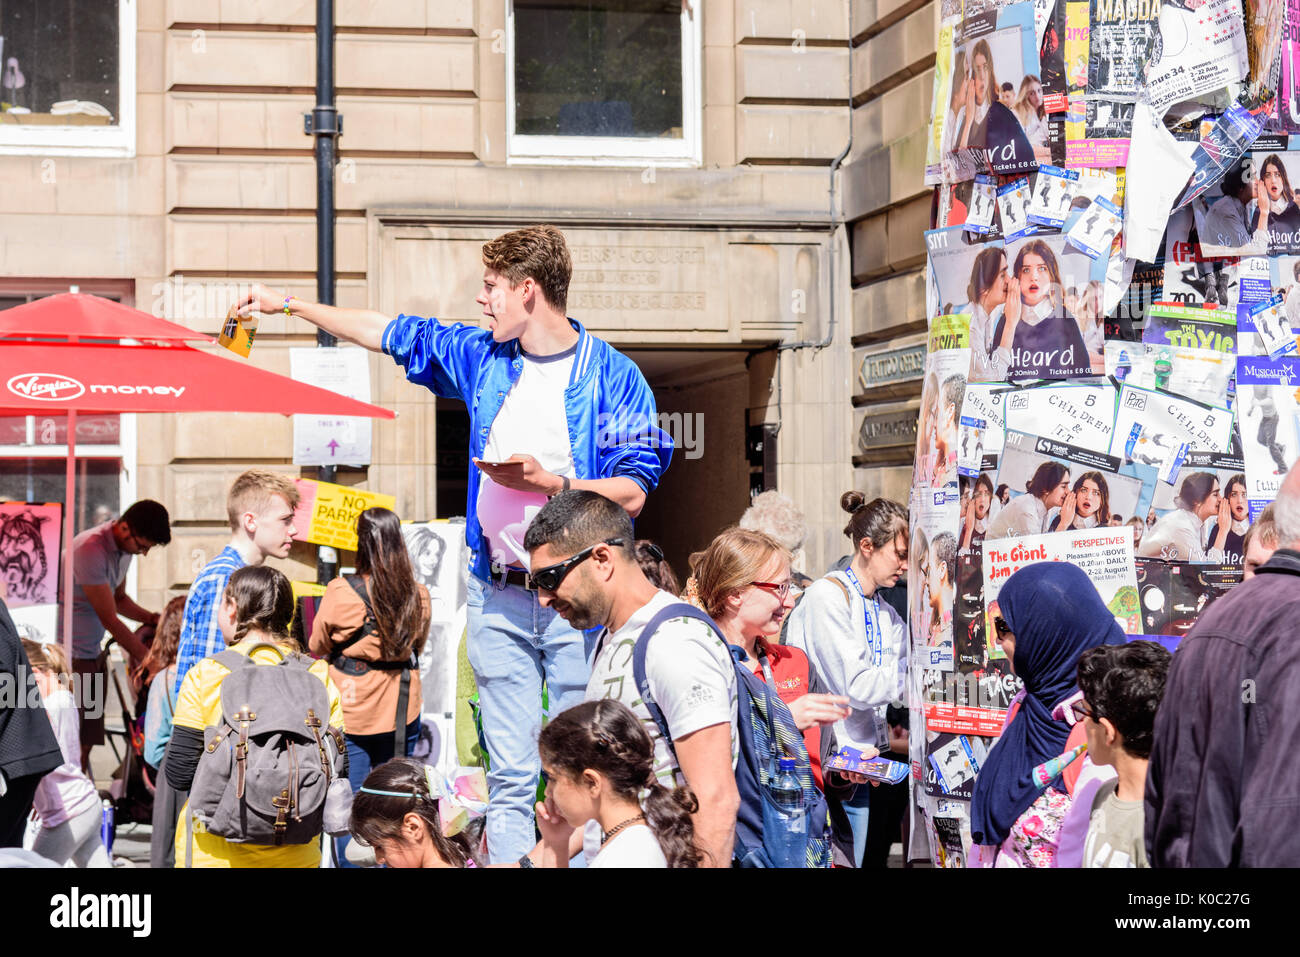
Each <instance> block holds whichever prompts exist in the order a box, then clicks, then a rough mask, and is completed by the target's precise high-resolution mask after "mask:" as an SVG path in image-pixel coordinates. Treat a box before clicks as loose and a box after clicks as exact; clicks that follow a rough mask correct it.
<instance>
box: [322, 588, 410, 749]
mask: <svg viewBox="0 0 1300 957" xmlns="http://www.w3.org/2000/svg"><path fill="white" fill-rule="evenodd" d="M344 580H345V581H347V583H348V584H349V585H351V586H352V590H353V591H355V592H356V593H357V596H358V597H360V599H361V602H362V604H364V605H365V606H366V620H365V621H363V622H362V623H361V627H360V628H358V629H357V630H356V631H355V632H353V634H352V635H351V637H349V638H348V639H347V640H346V641H341V642H339V643H338V644H337V645H335V646H334V648H333V649H332V650H331V651H330V653H329V663H330V664H331V665H332V666H334V667H335V668H338V669H339V670H340V671H342V672H343V673H344V674H349V675H358V676H359V675H363V674H365V673H366V672H367V671H401V672H406V671H408V670H409V669H411V668H418V667H419V661H418V660H417V658H416V655H415V652H414V651H412V652H411V655H410V656H409V658H408V659H407V660H406V661H365V660H362V659H361V658H351V657H349V656H347V655H345V654H343V651H344V649H346V648H350V647H351V646H352V645H355V644H356V643H357V642H358V641H360V640H361V639H362V638H365V637H367V636H369V635H373V634H374V633H375V632H376V631H377V630H378V629H379V623H378V621H377V620H376V619H375V610H374V608H373V607H371V605H370V593H369V592H368V591H367V589H366V581H365V579H364V578H362V577H361V576H360V575H345V576H344ZM404 678H405V681H406V685H407V687H408V689H409V687H410V683H411V679H410V676H409V675H404ZM397 756H398V757H400V756H401V753H400V752H399V753H398V755H397Z"/></svg>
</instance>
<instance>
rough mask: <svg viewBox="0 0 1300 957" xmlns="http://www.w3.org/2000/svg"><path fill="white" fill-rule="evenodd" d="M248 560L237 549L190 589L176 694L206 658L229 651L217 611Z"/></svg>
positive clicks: (212, 565)
mask: <svg viewBox="0 0 1300 957" xmlns="http://www.w3.org/2000/svg"><path fill="white" fill-rule="evenodd" d="M244 564H245V562H244V559H243V558H242V557H241V556H240V554H239V552H237V551H235V548H234V546H233V545H227V546H226V547H225V548H223V549H222V550H221V554H220V555H218V556H217V557H216V558H214V559H212V561H210V562H208V564H207V565H206V566H204V568H203V571H201V572H199V577H198V578H196V579H195V580H194V584H193V585H191V586H190V593H189V596H188V597H187V598H186V599H185V621H184V623H183V624H182V625H181V642H180V646H179V647H178V648H177V649H176V689H175V690H176V694H178V695H179V694H180V693H181V682H182V681H184V680H185V673H186V672H187V671H189V670H190V669H191V668H193V667H194V666H195V665H197V664H198V663H199V662H200V661H202V660H203V659H204V658H211V657H212V656H213V655H215V654H217V653H218V652H221V651H225V650H226V639H225V638H224V637H222V634H221V629H220V628H219V627H218V626H217V608H218V607H219V606H220V604H221V596H222V595H224V594H225V592H226V582H228V581H229V580H230V576H231V575H232V574H234V573H235V572H236V571H238V570H239V569H241V568H243V567H244Z"/></svg>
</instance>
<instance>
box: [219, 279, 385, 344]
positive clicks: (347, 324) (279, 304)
mask: <svg viewBox="0 0 1300 957" xmlns="http://www.w3.org/2000/svg"><path fill="white" fill-rule="evenodd" d="M286 298H288V302H286V301H285V300H286ZM237 305H238V307H239V315H240V316H241V317H247V316H251V315H252V314H253V313H254V312H260V313H264V314H266V315H271V314H273V313H277V312H284V310H285V308H286V306H287V307H288V310H289V314H290V315H293V316H301V317H302V318H304V319H306V320H307V321H308V322H310V323H311V324H312V325H314V326H317V327H319V328H321V329H324V330H325V331H326V332H328V333H330V334H331V335H333V336H337V337H338V338H340V339H343V340H345V341H347V342H355V343H356V344H357V345H359V346H362V347H363V348H366V349H369V350H370V351H371V352H379V351H380V350H381V349H382V345H383V337H384V330H385V329H386V328H388V323H389V322H391V321H392V320H391V319H389V317H388V316H385V315H384V314H383V313H381V312H375V311H374V310H372V309H342V308H340V307H338V306H326V305H322V304H321V303H318V302H305V301H304V300H302V299H298V298H297V297H286V296H285V295H284V294H283V293H280V292H277V291H276V290H274V289H271V288H269V287H268V286H263V285H262V284H261V283H258V284H257V285H255V286H253V291H252V292H251V293H250V294H249V295H247V296H245V297H244V298H243V299H241V300H240V301H239V302H238V304H237Z"/></svg>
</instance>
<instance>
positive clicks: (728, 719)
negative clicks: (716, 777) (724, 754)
mask: <svg viewBox="0 0 1300 957" xmlns="http://www.w3.org/2000/svg"><path fill="white" fill-rule="evenodd" d="M680 600H681V599H679V598H677V597H676V596H675V595H672V594H670V593H669V592H666V591H662V590H660V591H658V592H656V593H655V596H654V597H653V598H651V599H650V601H648V602H646V603H645V604H644V605H642V606H641V607H640V608H638V609H637V610H636V611H635V612H633V613H632V617H630V618H629V619H628V620H627V621H626V622H625V623H624V624H623V627H622V628H620V629H619V630H618V631H616V632H613V633H612V634H610V633H609V632H602V633H601V636H600V639H599V640H598V641H597V643H596V653H595V656H594V657H593V658H592V662H591V678H590V679H589V680H588V681H587V695H586V700H588V701H597V700H599V699H601V698H615V699H617V700H619V701H621V702H623V704H625V705H627V706H628V707H629V708H630V709H632V713H633V714H635V715H636V716H637V717H638V718H640V719H641V723H642V724H643V725H644V726H645V729H646V733H647V734H649V735H650V740H651V741H653V742H654V748H655V765H654V767H655V776H656V777H657V778H658V780H659V783H660V784H662V785H663V786H664V787H668V788H671V787H675V786H677V785H679V784H685V783H686V779H685V778H684V777H682V773H681V769H680V768H679V767H678V766H677V761H676V760H675V759H674V757H673V752H672V751H671V750H669V748H668V744H667V742H665V741H664V740H663V736H662V735H661V734H660V733H659V726H658V725H657V724H655V720H654V718H652V717H651V716H650V709H649V708H647V707H646V704H645V702H644V701H643V700H642V699H641V694H640V692H638V691H637V688H636V678H635V676H634V675H633V672H632V649H633V646H634V645H635V644H636V641H637V639H638V638H639V637H640V636H641V631H642V629H643V628H645V626H646V625H647V624H649V623H650V619H651V618H653V617H654V616H655V615H656V614H658V613H659V610H660V609H662V608H665V607H666V606H668V605H671V604H674V603H676V602H679V601H680ZM645 672H646V681H647V682H648V683H649V685H650V698H651V700H652V701H654V702H655V704H657V705H659V709H660V710H661V711H662V712H663V714H664V720H665V721H666V722H667V723H668V732H669V734H671V735H672V738H673V740H674V741H677V740H679V739H681V738H684V737H686V735H688V734H691V733H692V732H694V731H699V730H700V729H701V728H708V727H712V726H713V725H715V724H723V723H725V724H728V725H730V728H731V766H732V767H733V768H734V767H735V766H736V761H737V760H738V759H739V757H740V740H739V737H738V736H737V733H736V694H737V687H736V669H735V666H734V665H733V664H732V659H731V652H730V651H728V650H727V645H726V643H725V642H723V641H722V639H720V638H719V637H718V636H717V635H716V634H714V632H713V629H711V628H710V627H709V626H708V625H706V624H705V623H704V622H702V621H699V620H698V619H695V618H674V619H670V620H669V621H666V622H664V623H663V624H662V625H660V626H659V630H658V631H656V632H655V635H654V638H652V639H651V640H650V645H649V647H648V648H646V656H645ZM610 843H611V844H612V843H613V841H611V842H610ZM599 847H600V825H599V824H597V823H596V822H595V821H589V822H588V823H587V828H586V833H585V834H584V840H583V849H584V851H585V853H586V856H587V859H588V860H589V861H590V860H593V859H594V858H595V856H596V853H597V850H598V849H599Z"/></svg>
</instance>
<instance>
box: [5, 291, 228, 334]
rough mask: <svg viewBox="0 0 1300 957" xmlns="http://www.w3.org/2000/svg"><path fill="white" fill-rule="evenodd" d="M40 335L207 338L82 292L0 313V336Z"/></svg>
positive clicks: (48, 297)
mask: <svg viewBox="0 0 1300 957" xmlns="http://www.w3.org/2000/svg"><path fill="white" fill-rule="evenodd" d="M2 336H42V337H76V338H80V339H140V340H149V341H169V342H181V341H184V340H186V339H202V340H204V341H205V342H211V341H212V339H211V337H210V336H205V335H204V334H203V333H201V332H195V331H194V330H193V329H187V328H186V327H185V326H180V325H177V324H176V323H174V322H169V321H167V320H166V319H159V318H158V317H157V316H151V315H149V313H147V312H141V311H140V310H139V309H132V308H131V307H130V306H124V305H122V304H121V303H120V302H113V301H112V300H111V299H103V298H101V297H99V296H89V295H86V294H85V293H71V292H65V293H60V294H59V295H57V296H46V297H45V298H44V299H37V300H36V301H34V302H29V303H27V304H26V305H23V306H14V307H13V308H12V309H5V310H3V311H0V337H2Z"/></svg>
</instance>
